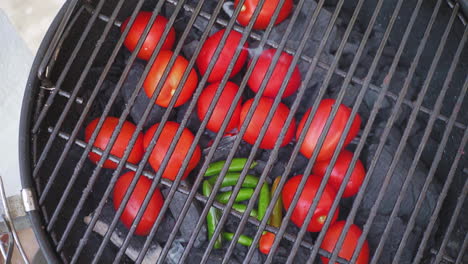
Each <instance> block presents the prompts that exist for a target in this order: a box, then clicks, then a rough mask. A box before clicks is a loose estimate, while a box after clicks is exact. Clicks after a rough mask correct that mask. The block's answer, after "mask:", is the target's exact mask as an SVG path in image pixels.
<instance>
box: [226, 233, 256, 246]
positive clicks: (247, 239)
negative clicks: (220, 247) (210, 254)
mask: <svg viewBox="0 0 468 264" xmlns="http://www.w3.org/2000/svg"><path fill="white" fill-rule="evenodd" d="M233 237H234V234H233V233H228V232H223V238H224V239H226V240H229V241H232V238H233ZM237 243H239V244H241V245H244V246H247V247H250V246H251V245H252V238H251V237H248V236H245V235H240V236H239V240H237Z"/></svg>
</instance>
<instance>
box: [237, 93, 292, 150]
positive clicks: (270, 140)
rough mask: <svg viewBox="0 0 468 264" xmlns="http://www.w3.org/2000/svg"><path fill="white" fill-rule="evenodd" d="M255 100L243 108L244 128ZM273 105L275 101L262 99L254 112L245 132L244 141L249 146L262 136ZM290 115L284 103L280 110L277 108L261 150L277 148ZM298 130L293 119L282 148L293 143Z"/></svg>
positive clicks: (245, 104) (249, 101)
mask: <svg viewBox="0 0 468 264" xmlns="http://www.w3.org/2000/svg"><path fill="white" fill-rule="evenodd" d="M253 101H254V99H250V100H248V101H246V102H245V103H244V105H243V106H242V111H241V114H240V124H239V126H242V124H243V123H244V120H245V117H246V116H247V112H248V111H249V109H250V106H251V105H252V103H253ZM272 105H273V99H270V98H266V97H262V98H260V101H259V102H258V106H257V108H256V109H255V111H254V114H253V116H252V119H251V120H250V123H249V126H248V127H247V130H246V131H245V134H244V136H243V139H244V140H245V141H246V142H247V143H249V144H252V145H253V144H255V141H256V140H257V138H258V135H259V134H260V130H261V129H262V126H263V123H264V122H265V120H266V118H267V115H268V113H269V112H270V109H271V107H272ZM288 115H289V108H288V107H287V106H286V105H284V104H283V103H279V105H278V108H276V111H275V114H274V115H273V118H272V119H271V121H270V124H269V125H268V128H267V131H266V133H265V136H264V137H263V139H262V142H261V143H260V148H263V149H272V148H273V147H274V146H275V143H276V140H277V139H278V137H279V135H280V132H281V129H283V126H284V123H285V122H286V119H287V117H288ZM295 129H296V121H295V120H294V119H293V120H292V121H291V124H290V125H289V128H288V131H287V132H286V135H285V136H284V138H283V142H282V143H281V147H283V146H286V145H287V144H288V143H289V142H291V140H292V138H293V136H294V131H295Z"/></svg>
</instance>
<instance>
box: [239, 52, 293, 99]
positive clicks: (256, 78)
mask: <svg viewBox="0 0 468 264" xmlns="http://www.w3.org/2000/svg"><path fill="white" fill-rule="evenodd" d="M275 52H276V49H267V50H265V51H263V52H262V54H260V57H259V58H258V61H257V64H256V65H255V67H254V69H253V72H252V75H250V77H249V80H248V81H247V84H248V85H249V87H250V89H252V91H254V92H256V93H257V92H258V90H260V85H261V84H262V81H263V79H264V78H265V75H266V73H267V71H268V67H270V64H271V61H272V60H273V56H274V55H275ZM292 60H293V57H292V56H291V55H289V54H287V53H286V52H282V53H281V55H280V57H279V59H278V62H277V63H276V65H275V68H274V69H273V74H272V75H271V77H270V79H269V80H268V83H267V85H266V87H265V90H264V92H263V96H266V97H272V98H275V97H276V95H277V94H278V93H279V90H280V88H281V84H282V83H283V80H284V79H285V78H286V73H287V72H288V68H289V66H290V65H291V62H292ZM300 85H301V73H300V72H299V68H298V67H297V65H296V67H295V68H294V71H293V73H292V75H291V78H290V79H289V81H288V84H287V86H286V89H285V90H284V93H283V96H281V97H282V98H285V97H288V96H290V95H292V94H293V93H295V92H296V91H297V89H299V86H300Z"/></svg>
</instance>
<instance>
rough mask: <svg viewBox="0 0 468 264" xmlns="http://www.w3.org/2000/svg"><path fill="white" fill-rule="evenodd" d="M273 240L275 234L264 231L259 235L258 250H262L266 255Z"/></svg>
mask: <svg viewBox="0 0 468 264" xmlns="http://www.w3.org/2000/svg"><path fill="white" fill-rule="evenodd" d="M274 242H275V234H273V233H271V232H266V233H264V234H262V236H261V237H260V240H259V242H258V250H260V252H262V253H263V254H265V255H268V253H270V250H271V246H273V243H274Z"/></svg>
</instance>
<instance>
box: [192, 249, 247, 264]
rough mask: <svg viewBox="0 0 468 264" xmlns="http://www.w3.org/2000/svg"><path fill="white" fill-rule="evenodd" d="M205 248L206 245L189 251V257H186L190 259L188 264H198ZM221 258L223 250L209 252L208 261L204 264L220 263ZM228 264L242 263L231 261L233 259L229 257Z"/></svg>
mask: <svg viewBox="0 0 468 264" xmlns="http://www.w3.org/2000/svg"><path fill="white" fill-rule="evenodd" d="M205 247H206V245H205V246H203V247H202V248H192V250H190V255H189V257H188V258H189V259H190V261H189V262H190V263H200V262H201V260H202V257H203V254H204V253H205ZM236 253H237V252H236ZM234 254H235V253H234ZM234 254H233V255H234ZM223 258H224V251H223V250H220V249H213V250H212V251H211V253H210V256H209V257H208V260H207V262H206V263H208V264H218V263H222V262H223ZM229 263H232V264H238V263H242V261H240V262H239V261H237V260H235V259H233V257H231V259H230V260H229Z"/></svg>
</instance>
